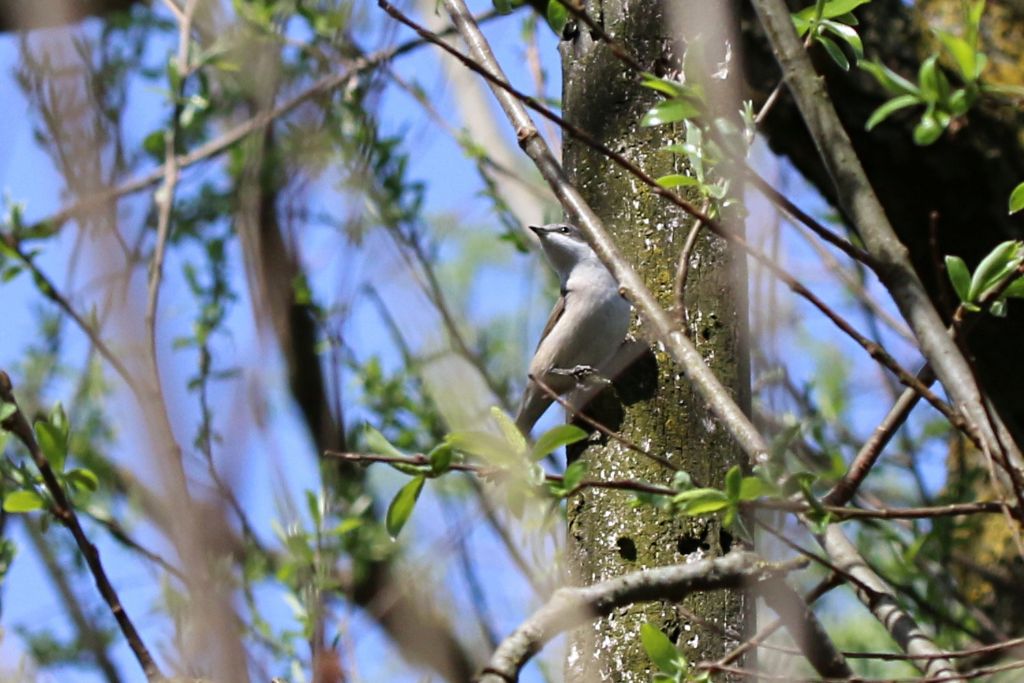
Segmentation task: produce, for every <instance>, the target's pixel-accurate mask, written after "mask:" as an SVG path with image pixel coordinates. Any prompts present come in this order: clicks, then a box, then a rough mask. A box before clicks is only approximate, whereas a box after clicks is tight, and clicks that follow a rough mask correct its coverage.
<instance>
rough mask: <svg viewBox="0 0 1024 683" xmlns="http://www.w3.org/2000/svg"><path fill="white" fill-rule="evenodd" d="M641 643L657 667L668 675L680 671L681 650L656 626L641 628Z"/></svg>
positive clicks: (647, 625)
mask: <svg viewBox="0 0 1024 683" xmlns="http://www.w3.org/2000/svg"><path fill="white" fill-rule="evenodd" d="M640 643H641V644H642V645H643V646H644V652H646V653H647V656H648V657H650V658H651V661H652V662H653V663H654V665H655V666H656V667H658V668H659V669H661V670H662V671H664V672H665V673H667V674H674V673H676V672H677V671H679V650H677V649H676V646H675V645H673V644H672V641H671V640H669V638H668V636H666V635H665V634H664V633H662V632H661V630H660V629H659V628H658V627H657V626H655V625H654V624H644V625H642V626H641V627H640Z"/></svg>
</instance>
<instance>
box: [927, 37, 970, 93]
mask: <svg viewBox="0 0 1024 683" xmlns="http://www.w3.org/2000/svg"><path fill="white" fill-rule="evenodd" d="M935 34H936V35H937V36H938V37H939V40H941V41H942V45H943V46H944V47H945V48H946V50H947V51H948V52H949V54H950V55H951V56H952V57H953V62H954V63H955V64H956V68H957V70H959V71H960V75H961V76H962V77H963V79H964V80H965V81H968V82H969V81H973V80H975V79H977V77H978V75H979V74H978V60H977V54H978V53H977V52H975V50H974V46H973V45H971V44H970V43H968V42H967V41H966V40H964V39H963V38H961V37H960V36H955V35H953V34H952V33H947V32H946V31H936V32H935Z"/></svg>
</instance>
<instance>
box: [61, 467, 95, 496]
mask: <svg viewBox="0 0 1024 683" xmlns="http://www.w3.org/2000/svg"><path fill="white" fill-rule="evenodd" d="M64 478H65V479H67V481H68V483H69V484H71V485H72V486H74V487H75V488H76V489H78V490H79V491H89V492H90V493H91V492H94V491H96V490H97V489H98V488H99V487H100V480H99V477H97V476H96V473H95V472H93V471H92V470H87V469H85V468H84V467H79V468H76V469H73V470H68V472H67V474H65V475H64Z"/></svg>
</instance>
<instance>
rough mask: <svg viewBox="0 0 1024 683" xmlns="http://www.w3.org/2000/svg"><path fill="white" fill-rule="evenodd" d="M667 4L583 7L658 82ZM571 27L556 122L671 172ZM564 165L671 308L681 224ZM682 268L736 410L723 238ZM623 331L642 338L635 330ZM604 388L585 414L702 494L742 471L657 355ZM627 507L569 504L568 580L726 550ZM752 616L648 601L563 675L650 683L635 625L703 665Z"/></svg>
mask: <svg viewBox="0 0 1024 683" xmlns="http://www.w3.org/2000/svg"><path fill="white" fill-rule="evenodd" d="M694 1H696V0H694ZM677 2H678V0H677ZM667 4H668V3H666V4H665V5H663V4H662V3H660V2H652V1H651V0H603V1H602V2H598V3H595V2H590V3H588V4H587V11H588V13H589V14H590V16H592V17H595V18H597V20H598V21H599V22H601V23H602V24H603V27H604V29H605V31H607V32H609V33H610V34H612V35H614V36H616V38H617V39H618V40H619V41H621V42H622V43H623V44H625V45H629V46H631V49H632V52H633V54H634V55H636V56H637V57H638V58H639V60H640V61H641V63H643V64H644V66H645V68H646V69H647V70H649V71H652V72H664V71H665V70H666V69H674V68H678V63H679V60H678V55H677V54H674V53H675V52H677V50H676V46H675V45H674V44H673V40H674V39H673V38H672V37H671V33H672V32H671V31H669V30H668V22H667V20H666V17H665V15H664V12H665V7H666V6H667ZM683 4H685V3H683ZM578 29H579V30H578V31H576V32H575V34H574V35H573V36H572V37H571V38H569V39H567V40H565V41H564V42H563V43H562V48H561V52H562V63H563V84H564V85H563V108H564V113H565V116H566V118H567V119H568V120H569V121H570V122H571V123H572V124H574V125H576V126H578V127H580V128H582V129H584V130H585V131H587V132H588V133H589V134H590V135H592V136H593V137H594V138H596V139H597V140H599V141H601V142H603V143H604V144H606V145H607V146H608V147H610V148H611V149H614V150H619V151H622V152H623V153H624V154H625V155H626V156H627V157H629V158H631V159H633V160H636V161H638V162H639V164H640V165H641V166H642V167H643V168H645V169H646V170H648V171H649V172H651V173H652V174H654V175H662V174H665V173H670V172H676V171H678V170H679V169H678V167H673V163H677V162H674V161H673V158H672V155H669V154H665V153H662V152H659V151H658V150H659V149H660V148H661V147H663V146H664V145H666V144H668V143H669V139H668V137H669V136H670V134H671V133H672V131H671V129H669V128H667V127H660V128H654V129H651V128H641V127H640V125H639V121H640V119H641V117H642V116H643V114H644V112H645V111H646V110H647V109H648V108H649V107H650V106H651V105H652V104H654V103H655V102H656V101H657V99H656V96H655V94H654V93H653V91H650V90H648V89H645V88H642V87H640V86H639V85H638V81H639V78H638V74H636V73H635V72H634V71H632V70H631V69H629V68H628V67H627V66H626V65H624V64H623V63H622V62H620V61H618V60H617V59H616V58H615V57H614V56H613V54H612V53H611V51H610V50H609V49H608V46H607V45H605V44H603V43H601V42H600V41H596V40H595V39H594V38H593V37H592V36H591V34H590V31H589V30H588V29H587V27H586V26H582V25H581V26H579V27H578ZM721 47H722V46H721V45H719V46H718V48H719V49H721ZM673 65H675V66H674V67H673ZM567 137H568V136H567ZM563 156H564V163H565V167H566V169H567V171H568V173H569V174H570V177H571V178H572V179H573V181H574V183H575V185H576V186H577V187H578V188H579V189H580V191H581V192H582V193H583V195H584V197H585V198H586V199H587V201H588V202H589V203H590V205H591V206H592V207H593V208H594V210H595V211H596V212H597V213H598V215H599V216H600V217H601V218H602V220H603V221H604V222H605V225H607V226H608V228H609V230H611V232H612V234H613V235H614V236H615V238H616V240H617V242H618V244H619V246H620V247H621V249H622V251H623V253H624V254H625V255H626V257H627V258H629V259H630V260H631V261H632V262H633V264H634V265H635V266H636V267H637V269H638V270H639V272H640V273H641V275H642V276H643V277H644V279H645V280H646V282H647V285H648V286H649V287H651V289H652V291H654V293H655V295H656V296H657V297H658V298H659V300H660V301H661V302H662V304H664V305H665V306H671V305H672V304H673V282H674V279H675V271H676V264H677V260H678V258H679V254H680V252H681V250H682V248H683V244H684V242H685V241H686V237H687V234H688V233H689V231H690V229H691V227H692V225H693V220H692V219H691V218H690V217H689V216H687V215H685V214H684V213H683V212H682V211H680V210H678V209H677V208H674V207H672V206H671V205H670V204H669V203H667V202H665V201H663V200H661V199H659V198H658V197H656V196H655V195H653V194H651V193H650V192H649V191H647V190H646V189H645V188H644V187H643V186H642V185H641V184H640V183H639V182H638V181H637V180H636V179H634V178H633V177H632V176H630V175H629V174H627V173H626V172H625V171H623V170H622V169H620V168H619V167H617V166H615V165H614V164H613V163H612V162H610V161H608V160H607V159H605V158H604V157H602V156H601V155H600V154H598V153H596V152H594V151H592V150H591V149H590V148H588V147H586V146H585V145H583V144H582V143H580V142H577V141H574V140H572V139H567V141H566V143H565V146H564V151H563ZM693 199H694V201H698V199H696V198H693ZM690 264H691V266H690V273H689V278H688V284H687V288H686V300H687V310H688V319H689V327H690V329H689V330H688V333H689V334H690V335H691V337H692V338H693V339H694V340H695V342H696V344H697V347H698V349H700V350H701V351H702V353H703V355H704V358H705V360H706V361H707V362H708V363H709V364H710V366H711V367H712V369H714V371H715V372H716V373H717V374H718V376H719V377H720V378H721V379H722V380H723V381H724V383H725V384H726V386H728V387H730V388H731V389H732V391H733V392H734V394H735V395H736V397H737V398H738V400H740V402H741V405H748V404H749V365H748V359H747V354H746V305H745V304H746V296H745V280H744V279H743V278H744V274H743V273H742V270H743V265H742V264H743V261H742V259H741V258H736V255H735V254H734V253H733V250H732V249H730V248H728V247H727V245H726V244H725V243H724V241H723V240H721V239H719V238H716V237H713V236H712V235H710V234H709V233H708V232H707V231H704V232H703V233H702V234H701V237H700V238H699V240H698V242H697V246H696V248H695V250H694V252H693V255H692V256H691V258H690ZM634 333H635V334H636V336H637V337H638V338H643V336H644V332H643V330H642V329H634ZM615 389H616V392H615V393H617V400H616V399H609V397H608V396H607V395H602V396H601V397H599V399H598V400H595V401H594V402H593V403H592V404H591V405H590V406H588V407H587V409H586V412H587V413H588V414H590V415H592V416H593V417H595V418H597V419H598V420H600V421H601V422H603V423H605V424H606V425H608V426H609V427H611V428H612V429H617V430H619V431H620V432H621V434H622V435H623V436H624V437H625V438H626V439H628V440H630V441H632V442H634V443H637V444H641V445H642V446H643V447H644V448H646V449H648V450H649V451H650V452H652V453H656V454H659V455H663V456H665V457H667V458H669V459H670V460H671V461H672V462H674V463H676V464H677V465H678V467H679V468H680V469H681V470H684V471H686V472H688V473H690V475H691V476H692V477H693V479H694V480H695V481H698V482H700V484H701V485H703V486H715V487H721V486H722V482H723V477H724V474H725V472H726V471H727V470H728V468H729V467H731V466H732V465H734V464H738V463H742V462H744V458H743V456H742V454H741V452H740V451H739V449H737V448H736V447H735V445H734V444H733V443H732V441H731V439H730V438H729V437H728V435H727V434H726V432H725V430H723V429H722V428H721V427H719V426H718V424H717V421H716V419H715V418H714V416H713V415H712V414H711V412H710V411H709V410H708V409H707V407H706V406H705V405H704V403H703V402H702V401H701V399H700V397H699V396H698V394H697V392H696V391H695V390H694V389H693V388H692V387H691V386H690V384H689V383H688V382H687V380H686V377H685V376H684V375H683V374H682V372H681V370H680V368H679V367H678V366H676V365H674V364H673V363H672V362H670V360H669V359H668V357H667V356H666V355H665V354H664V353H663V352H660V351H658V350H656V349H655V350H653V353H651V354H648V355H647V356H646V357H645V358H643V359H641V361H639V362H637V363H635V364H634V366H633V367H632V368H630V370H629V371H627V372H626V373H625V374H624V375H623V376H622V377H621V378H619V380H617V381H616V386H615ZM607 393H610V392H607ZM569 457H570V459H571V460H574V459H575V458H582V459H583V460H584V461H585V462H586V463H587V465H588V476H589V477H593V478H595V479H621V478H631V479H638V480H644V481H649V482H657V483H662V484H666V483H670V482H671V481H672V479H673V472H672V471H670V470H669V469H667V468H666V467H664V466H662V465H660V464H658V463H656V462H654V461H653V460H651V459H649V458H646V457H645V456H644V455H642V454H640V453H637V452H635V451H632V450H629V449H628V448H626V447H625V446H623V445H622V444H621V443H618V442H616V441H614V440H608V439H601V440H599V441H594V440H591V442H589V443H588V444H587V445H586V446H585V448H579V449H570V453H569ZM632 499H633V496H632V495H629V494H628V493H624V492H621V491H611V490H598V489H591V490H587V491H585V492H583V493H581V494H580V495H577V496H573V497H572V498H571V499H570V501H569V509H568V523H569V534H568V550H567V551H568V553H569V562H570V564H571V565H572V566H573V568H574V580H575V581H577V582H578V583H580V584H584V585H585V584H590V583H593V582H595V581H599V580H603V579H607V578H610V577H614V576H618V575H621V574H624V573H627V572H632V571H636V570H639V569H642V568H645V567H654V566H663V565H668V564H674V563H680V562H686V561H688V560H693V559H697V558H700V557H707V556H718V555H721V554H723V553H725V552H728V551H729V549H730V548H731V547H732V546H733V544H734V543H735V542H736V540H735V539H734V537H733V535H732V534H731V533H730V532H729V531H727V530H725V529H722V528H721V524H720V521H719V519H718V518H713V517H712V518H687V517H683V516H681V515H677V516H675V517H672V516H671V515H670V514H669V513H666V512H664V511H660V510H657V509H655V508H653V507H648V506H640V507H633V505H632V503H631V502H632ZM752 611H753V601H752V600H751V599H750V598H748V597H746V596H745V595H744V594H743V593H742V592H717V593H705V594H699V595H696V596H693V597H692V598H690V599H688V600H686V601H685V602H684V603H682V604H680V605H676V604H671V603H668V602H659V603H649V604H638V605H634V606H632V607H630V608H626V609H622V610H619V611H616V612H615V613H614V614H613V615H611V616H610V617H608V618H604V619H600V620H598V621H596V622H593V623H592V624H590V625H588V626H587V627H585V628H582V629H580V630H579V631H577V632H576V633H575V634H574V635H573V636H572V638H571V642H570V645H569V651H568V655H567V662H566V674H567V675H566V679H567V680H570V681H597V680H613V681H648V680H650V673H651V663H650V661H649V659H648V657H647V655H646V654H645V653H644V651H643V648H642V646H641V644H640V639H639V637H638V636H639V632H640V626H641V625H642V624H643V623H645V622H651V623H653V624H654V625H656V626H658V627H659V628H661V629H662V630H663V631H664V632H665V633H666V634H668V635H669V637H670V638H671V639H672V640H673V641H676V642H677V643H678V645H679V646H680V648H681V649H682V651H683V652H684V654H686V655H687V657H688V658H690V660H691V661H695V660H701V659H714V658H716V657H719V656H720V655H722V654H723V653H724V652H725V651H726V649H727V647H728V646H729V645H730V643H729V642H727V641H728V639H727V638H726V637H724V636H723V635H722V628H723V627H724V629H726V630H728V631H729V632H730V633H731V634H733V635H738V634H742V633H744V632H745V630H746V627H747V625H748V624H747V622H748V621H752V617H751V614H752ZM705 623H711V624H713V625H714V626H713V627H711V628H708V627H706V626H705V625H704V624H705Z"/></svg>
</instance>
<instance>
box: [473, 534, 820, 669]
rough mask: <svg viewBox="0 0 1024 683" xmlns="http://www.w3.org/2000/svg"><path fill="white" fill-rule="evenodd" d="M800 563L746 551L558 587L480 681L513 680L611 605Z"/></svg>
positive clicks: (744, 580)
mask: <svg viewBox="0 0 1024 683" xmlns="http://www.w3.org/2000/svg"><path fill="white" fill-rule="evenodd" d="M802 565H803V561H797V562H787V563H781V564H774V563H770V562H765V561H764V560H762V559H761V558H760V557H758V556H757V555H755V554H753V553H749V552H740V551H736V552H732V553H729V554H728V555H725V556H723V557H717V558H714V559H708V560H699V561H697V562H690V563H688V564H683V565H674V566H670V567H657V568H654V569H646V570H643V571H639V572H634V573H632V574H626V575H625V576H619V577H616V578H614V579H609V580H607V581H601V582H599V583H595V584H593V585H591V586H585V587H580V588H560V589H559V590H557V591H555V593H554V594H553V595H552V596H551V599H550V600H549V601H548V602H547V603H546V604H545V605H544V606H543V607H541V608H540V609H539V610H537V611H536V612H534V613H533V615H531V616H530V617H529V618H527V619H526V621H524V622H523V623H522V624H520V625H519V627H518V628H517V629H516V630H515V631H514V632H513V633H512V634H511V635H510V636H508V637H507V638H505V640H504V641H502V643H501V645H499V646H498V649H497V650H495V651H494V654H493V655H492V656H491V660H490V662H488V664H487V667H486V668H485V669H484V671H483V674H482V675H481V676H480V678H479V683H502V682H504V683H508V682H509V681H515V680H517V679H518V675H519V671H520V670H521V669H522V668H523V665H525V664H526V662H527V661H528V660H529V659H530V658H531V657H532V656H533V655H535V654H536V653H537V652H539V651H540V649H541V647H543V646H544V644H545V643H547V642H548V641H549V640H551V639H552V638H554V637H555V636H557V635H558V634H559V633H561V632H563V631H566V630H569V629H571V628H573V627H574V626H577V625H579V624H581V623H585V622H586V621H588V620H590V619H593V618H595V617H599V616H605V615H607V614H609V613H611V611H612V610H613V609H615V608H616V607H621V606H623V605H630V604H633V603H636V602H649V601H652V600H673V601H679V600H682V599H683V598H684V597H686V596H687V595H690V594H691V593H695V592H698V591H711V590H721V589H726V588H740V587H743V586H746V585H748V584H750V583H752V582H760V581H764V580H768V579H773V578H776V577H779V576H783V575H785V574H786V573H788V572H790V571H793V570H794V569H798V568H800V567H801V566H802Z"/></svg>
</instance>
